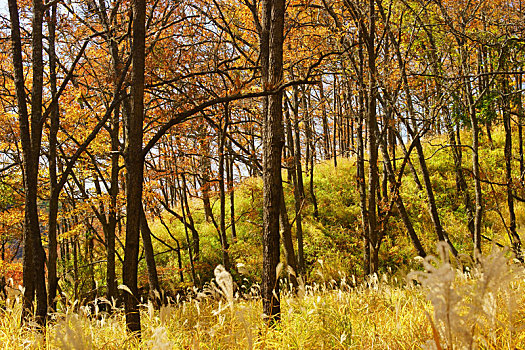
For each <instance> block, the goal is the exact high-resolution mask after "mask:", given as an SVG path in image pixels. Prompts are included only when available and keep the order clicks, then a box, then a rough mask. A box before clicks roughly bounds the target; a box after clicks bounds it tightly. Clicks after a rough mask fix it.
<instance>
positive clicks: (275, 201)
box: [260, 0, 285, 322]
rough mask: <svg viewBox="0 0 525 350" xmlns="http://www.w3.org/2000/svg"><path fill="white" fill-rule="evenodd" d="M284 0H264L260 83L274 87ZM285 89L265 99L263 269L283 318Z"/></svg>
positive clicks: (270, 312) (266, 303)
mask: <svg viewBox="0 0 525 350" xmlns="http://www.w3.org/2000/svg"><path fill="white" fill-rule="evenodd" d="M284 4H285V1H284V0H264V1H263V2H262V18H261V23H262V25H261V33H260V61H261V67H262V78H261V85H262V87H263V89H264V90H265V91H267V90H272V89H275V87H277V86H278V85H279V84H280V83H281V80H282V78H283V41H284V34H283V32H284V13H285V6H284ZM282 108H283V97H282V92H278V93H276V94H274V95H271V96H268V97H265V98H264V99H263V116H264V120H263V135H262V142H263V182H264V184H263V186H264V189H263V192H264V207H263V271H262V276H263V277H262V286H261V289H262V301H263V312H264V315H265V318H266V319H268V320H269V321H270V322H274V321H278V320H279V319H280V312H281V307H280V300H279V286H278V285H277V281H278V280H277V277H278V276H276V273H277V264H278V263H279V260H280V258H279V257H280V251H279V250H280V248H279V240H280V233H279V214H280V208H281V195H282V179H281V155H282V148H283V145H284V127H283V110H282Z"/></svg>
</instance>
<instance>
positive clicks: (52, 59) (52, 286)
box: [47, 5, 59, 312]
mask: <svg viewBox="0 0 525 350" xmlns="http://www.w3.org/2000/svg"><path fill="white" fill-rule="evenodd" d="M50 12H51V14H50V16H49V22H48V30H49V81H50V84H51V97H52V99H53V100H54V99H55V98H56V94H57V75H56V52H55V39H56V35H55V28H56V18H57V16H56V14H57V8H56V5H53V7H52V8H51V10H50ZM51 108H52V110H51V113H50V127H49V192H50V196H49V197H50V198H49V214H48V241H49V246H48V252H49V256H48V261H47V283H48V296H47V305H48V307H49V309H50V311H52V312H53V311H55V310H56V302H55V297H56V291H57V286H58V277H57V257H58V251H57V216H58V200H59V198H58V187H57V165H56V163H57V134H58V127H59V110H58V103H55V104H54V105H53V106H51Z"/></svg>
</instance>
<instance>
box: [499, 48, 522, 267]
mask: <svg viewBox="0 0 525 350" xmlns="http://www.w3.org/2000/svg"><path fill="white" fill-rule="evenodd" d="M502 56H503V57H504V56H505V55H502ZM503 79H504V80H503V98H502V100H503V106H502V107H503V108H502V109H503V126H504V128H505V148H504V154H505V180H506V185H507V186H506V189H507V205H508V208H509V236H510V237H509V239H510V242H511V244H512V250H513V251H514V254H515V255H516V258H517V259H518V260H520V261H522V262H523V256H522V253H521V239H520V236H519V235H518V233H517V232H516V212H515V210H514V196H513V193H512V188H513V180H512V126H511V118H510V100H509V90H510V89H509V82H508V80H507V79H506V78H503Z"/></svg>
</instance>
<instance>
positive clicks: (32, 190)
mask: <svg viewBox="0 0 525 350" xmlns="http://www.w3.org/2000/svg"><path fill="white" fill-rule="evenodd" d="M8 4H9V14H10V19H11V42H12V55H13V67H14V78H15V88H16V98H17V105H18V116H19V117H18V118H19V119H18V120H19V125H20V141H21V143H22V156H23V166H22V170H23V180H24V191H25V201H24V205H25V210H24V258H23V283H24V288H25V289H24V298H23V309H22V321H23V322H24V321H25V320H27V319H28V318H29V317H30V315H31V313H32V305H33V298H34V296H35V293H36V298H37V306H36V321H37V323H38V324H39V325H41V326H45V324H46V315H47V292H46V282H45V270H44V262H45V252H44V248H43V247H42V241H41V236H40V223H39V219H38V206H37V189H38V163H39V162H38V159H39V156H40V148H41V141H42V89H43V88H42V87H43V71H44V63H43V57H42V23H43V14H44V13H43V12H44V4H43V3H42V1H41V0H33V19H32V35H31V47H32V54H33V55H32V62H31V64H32V73H33V82H32V85H33V86H32V94H31V120H29V114H28V109H27V102H26V92H25V86H24V71H23V60H22V42H21V36H20V21H19V17H18V5H17V3H16V1H15V0H9V1H8ZM30 123H31V126H30V125H29V124H30Z"/></svg>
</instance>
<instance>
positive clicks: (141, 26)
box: [122, 0, 146, 336]
mask: <svg viewBox="0 0 525 350" xmlns="http://www.w3.org/2000/svg"><path fill="white" fill-rule="evenodd" d="M132 4H133V50H132V60H133V68H132V85H131V98H132V109H131V113H130V115H129V119H128V121H127V128H128V129H127V138H126V141H127V145H126V150H125V161H126V171H127V176H126V184H127V191H126V245H125V250H124V265H123V266H122V281H123V283H124V285H126V286H127V287H128V289H129V291H130V293H126V294H125V297H124V305H125V311H126V326H127V328H128V330H129V331H131V332H136V333H137V334H138V335H139V336H140V311H139V308H138V302H139V300H138V297H139V296H138V286H137V273H138V255H139V242H140V222H141V211H142V183H143V177H144V156H143V151H142V138H143V131H142V128H143V125H142V124H143V121H144V71H145V56H146V54H145V46H146V1H145V0H134V1H133V3H132Z"/></svg>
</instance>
